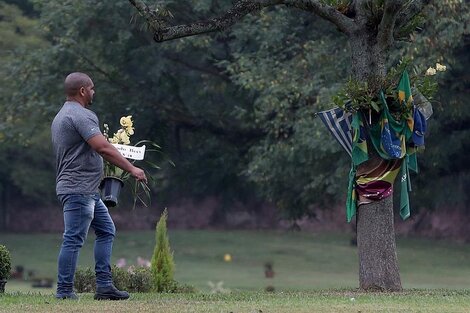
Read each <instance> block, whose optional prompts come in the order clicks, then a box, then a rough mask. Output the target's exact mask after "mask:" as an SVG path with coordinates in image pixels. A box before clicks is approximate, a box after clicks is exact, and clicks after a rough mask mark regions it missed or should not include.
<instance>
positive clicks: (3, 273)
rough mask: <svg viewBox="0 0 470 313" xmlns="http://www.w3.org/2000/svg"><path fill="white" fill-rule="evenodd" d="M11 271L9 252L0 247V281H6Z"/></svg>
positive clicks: (5, 248)
mask: <svg viewBox="0 0 470 313" xmlns="http://www.w3.org/2000/svg"><path fill="white" fill-rule="evenodd" d="M10 271H11V256H10V251H8V249H7V247H5V246H4V245H0V279H8V278H9V277H10Z"/></svg>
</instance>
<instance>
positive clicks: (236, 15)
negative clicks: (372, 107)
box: [129, 0, 429, 290]
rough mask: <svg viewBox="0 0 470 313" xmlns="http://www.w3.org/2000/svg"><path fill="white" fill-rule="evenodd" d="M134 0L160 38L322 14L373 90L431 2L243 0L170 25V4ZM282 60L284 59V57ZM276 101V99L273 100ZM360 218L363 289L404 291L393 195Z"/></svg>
mask: <svg viewBox="0 0 470 313" xmlns="http://www.w3.org/2000/svg"><path fill="white" fill-rule="evenodd" d="M129 1H130V3H131V4H132V5H133V6H135V7H136V8H137V10H138V11H139V12H140V14H141V15H142V16H143V17H144V18H145V19H146V21H147V23H148V25H149V27H150V29H151V31H152V32H153V37H154V39H155V40H156V41H158V42H162V41H167V40H172V39H176V38H183V37H187V36H194V35H198V34H203V33H210V32H214V31H221V30H224V29H226V28H228V27H230V26H232V25H233V24H235V23H236V22H238V21H240V20H241V19H242V18H243V17H245V16H246V15H247V14H250V13H256V12H258V11H259V10H261V9H263V8H270V7H274V6H278V5H285V6H288V7H292V8H297V9H301V10H304V11H307V12H311V13H314V14H317V15H319V16H321V17H322V18H324V19H326V20H328V21H329V22H331V23H333V24H334V25H335V26H336V28H337V29H338V30H339V31H340V32H341V33H343V34H344V35H346V37H347V39H348V42H349V45H350V54H351V73H352V75H353V77H354V79H356V80H357V81H360V82H366V83H367V86H368V88H369V89H370V92H371V93H372V94H377V93H378V92H379V90H381V89H385V88H386V87H387V86H386V74H387V64H388V62H389V61H390V57H391V56H392V54H391V53H390V50H391V49H392V48H394V43H395V41H396V40H399V39H402V38H407V37H408V36H409V34H410V32H412V31H413V30H414V28H415V27H416V25H417V22H419V20H420V16H419V14H420V13H421V12H422V10H423V8H424V7H425V5H426V4H428V2H429V1H419V0H416V1H367V0H357V1H314V0H310V1H290V0H284V1H283V0H271V1H269V0H264V1H247V0H240V1H236V2H234V3H233V6H232V7H231V8H229V9H228V10H226V11H225V13H223V14H222V15H220V16H219V17H215V18H211V19H208V20H207V19H206V20H202V21H196V22H190V23H187V24H180V25H176V26H169V24H168V20H169V19H168V16H171V14H170V13H169V12H170V11H171V9H170V7H171V3H168V7H163V8H162V7H159V8H156V9H151V8H149V7H148V6H147V5H146V4H145V3H144V2H143V1H140V0H129ZM162 3H164V1H162ZM278 62H279V63H281V62H282V59H280V60H279V59H278ZM300 97H301V94H294V95H293V98H294V99H295V98H297V101H296V100H294V101H293V102H298V98H300ZM275 99H276V97H273V101H275ZM280 107H281V106H280ZM282 130H283V131H284V132H288V130H285V129H282ZM281 136H282V134H281ZM287 136H288V135H287ZM366 166H367V163H366ZM357 218H358V221H359V223H358V248H359V258H360V261H359V263H360V270H359V281H360V287H361V288H364V289H381V290H384V289H385V290H400V289H401V281H400V277H399V272H398V262H397V256H396V247H395V238H394V226H393V205H392V201H391V198H387V199H384V200H381V201H378V202H376V203H371V204H367V205H363V206H362V207H361V209H360V210H359V212H358V217H357Z"/></svg>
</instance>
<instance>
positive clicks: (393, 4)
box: [377, 0, 404, 49]
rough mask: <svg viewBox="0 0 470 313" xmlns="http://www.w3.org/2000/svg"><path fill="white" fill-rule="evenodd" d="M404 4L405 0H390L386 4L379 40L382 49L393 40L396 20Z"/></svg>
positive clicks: (378, 35) (380, 25)
mask: <svg viewBox="0 0 470 313" xmlns="http://www.w3.org/2000/svg"><path fill="white" fill-rule="evenodd" d="M403 4H404V0H400V1H398V0H388V1H386V2H385V4H384V10H383V15H382V20H381V21H380V24H379V28H378V34H377V41H378V43H379V46H380V47H381V48H382V49H387V48H388V47H390V45H391V44H392V42H393V32H394V30H395V22H396V20H397V16H398V14H399V13H400V11H401V9H402V7H403Z"/></svg>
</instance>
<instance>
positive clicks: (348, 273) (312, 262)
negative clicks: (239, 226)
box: [0, 229, 470, 312]
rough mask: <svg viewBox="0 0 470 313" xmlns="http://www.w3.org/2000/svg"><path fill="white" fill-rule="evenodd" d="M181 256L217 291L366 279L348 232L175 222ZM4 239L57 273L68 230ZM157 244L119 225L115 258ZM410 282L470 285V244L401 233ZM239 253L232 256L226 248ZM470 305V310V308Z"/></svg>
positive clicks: (14, 287)
mask: <svg viewBox="0 0 470 313" xmlns="http://www.w3.org/2000/svg"><path fill="white" fill-rule="evenodd" d="M169 236H170V244H171V247H172V249H173V251H174V260H175V263H176V273H175V275H176V280H177V281H179V282H180V283H183V284H189V285H193V286H194V287H196V289H197V290H199V291H201V292H209V291H210V290H211V288H210V287H209V282H212V283H214V284H216V283H219V284H222V287H223V288H225V289H229V290H231V291H235V292H237V291H262V290H264V289H265V288H266V287H267V286H273V287H274V288H275V290H276V291H277V292H281V291H286V292H287V291H289V292H291V291H315V290H325V289H331V288H335V289H338V288H340V289H343V288H347V289H349V290H354V288H357V287H358V260H357V248H356V247H353V246H351V245H350V244H349V241H350V235H348V234H326V233H321V234H315V233H306V232H280V231H279V232H277V231H202V230H194V231H192V230H185V231H183V230H171V229H170V230H169ZM93 239H94V235H93V234H92V233H91V234H90V235H89V238H88V240H87V243H86V244H85V246H84V247H83V248H82V251H81V254H80V258H79V266H92V264H93ZM0 243H1V244H5V245H6V246H7V247H8V248H9V249H10V251H11V254H12V258H13V265H23V266H24V267H25V268H26V270H33V271H34V272H35V275H36V276H39V277H51V278H53V279H54V280H55V279H56V266H57V265H56V262H57V261H56V259H57V254H58V251H59V247H60V243H61V234H32V235H16V234H4V233H2V234H0ZM154 244H155V233H154V232H153V231H141V232H119V231H118V233H117V237H116V241H115V244H114V251H113V262H116V260H117V259H120V258H125V259H126V260H127V262H128V265H131V264H135V263H136V260H137V257H139V256H140V257H143V258H146V259H150V258H151V256H152V253H153V248H154ZM397 246H398V257H399V264H400V272H401V278H402V283H403V287H404V288H405V289H410V288H436V289H439V288H446V289H465V288H467V289H468V288H470V261H469V260H470V245H469V244H459V243H451V242H445V241H432V240H426V239H412V238H400V239H398V241H397ZM226 253H228V254H230V255H231V256H232V261H231V262H225V261H224V254H226ZM266 262H272V263H273V265H274V266H273V269H274V271H275V276H274V278H271V279H270V278H265V276H264V264H265V263H266ZM7 291H9V292H15V291H22V292H28V291H32V292H38V291H40V292H42V293H45V294H48V293H49V294H50V293H52V292H53V290H52V289H49V290H43V289H32V288H30V284H29V283H24V282H18V281H12V280H11V281H9V282H8V284H7ZM469 312H470V310H469Z"/></svg>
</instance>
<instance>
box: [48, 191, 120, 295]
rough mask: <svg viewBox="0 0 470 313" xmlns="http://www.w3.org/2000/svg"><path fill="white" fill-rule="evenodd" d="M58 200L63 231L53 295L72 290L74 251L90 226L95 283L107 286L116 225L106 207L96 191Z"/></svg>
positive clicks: (79, 246)
mask: <svg viewBox="0 0 470 313" xmlns="http://www.w3.org/2000/svg"><path fill="white" fill-rule="evenodd" d="M59 200H60V201H61V202H62V205H63V210H64V225H65V231H64V236H63V242H62V246H61V248H60V253H59V258H58V278H57V295H67V294H70V293H71V292H72V291H73V279H74V276H75V269H76V267H77V260H78V254H79V252H80V248H81V247H82V246H83V243H84V242H85V240H86V237H87V234H88V230H89V229H90V226H91V227H92V228H93V229H94V230H95V234H96V240H95V247H94V255H95V273H96V286H97V287H107V286H110V285H111V284H112V283H113V282H112V277H111V264H110V263H111V251H112V249H113V240H114V235H115V232H116V228H115V227H114V222H113V220H112V219H111V216H110V215H109V212H108V208H107V207H106V206H105V205H104V203H103V201H101V198H100V196H99V194H93V195H80V194H70V195H60V196H59Z"/></svg>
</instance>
